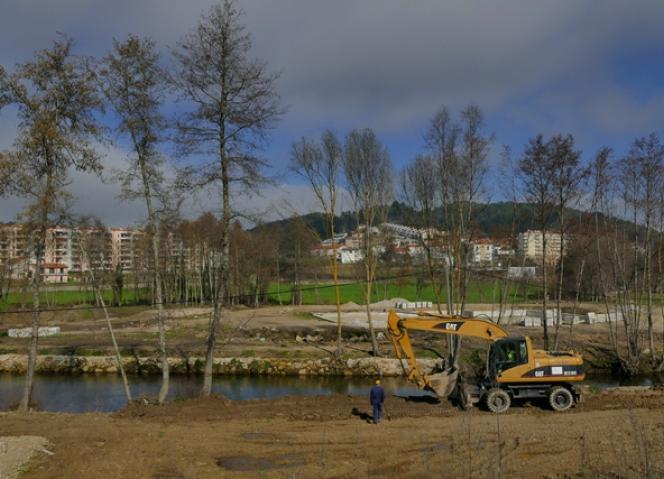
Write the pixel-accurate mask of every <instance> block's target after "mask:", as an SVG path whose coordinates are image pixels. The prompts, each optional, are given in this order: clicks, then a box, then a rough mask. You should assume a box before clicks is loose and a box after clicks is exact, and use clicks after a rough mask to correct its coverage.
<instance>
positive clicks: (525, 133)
mask: <svg viewBox="0 0 664 479" xmlns="http://www.w3.org/2000/svg"><path fill="white" fill-rule="evenodd" d="M213 3H214V2H212V1H209V0H189V1H186V2H183V1H181V0H114V1H112V2H109V1H104V0H58V1H52V0H0V9H1V10H0V11H1V12H2V15H1V16H0V64H2V65H3V66H4V67H5V68H6V69H7V70H9V71H11V70H12V69H13V66H14V65H15V64H16V63H18V62H23V61H26V60H28V59H29V58H30V57H31V55H32V53H33V52H34V51H35V50H38V49H41V48H45V47H48V46H49V45H50V42H51V41H52V40H53V39H54V38H55V36H56V33H57V32H66V33H67V34H68V35H70V36H72V37H73V38H74V39H75V41H76V43H77V47H76V52H77V53H79V54H84V55H92V56H97V57H99V56H102V55H104V54H105V53H106V52H107V51H108V50H109V48H110V45H111V41H112V38H114V37H115V38H118V39H122V38H124V37H125V36H126V35H127V34H129V33H134V34H137V35H141V36H147V37H151V38H152V39H153V40H154V41H155V42H156V43H157V44H158V46H159V49H160V50H161V51H162V54H163V58H164V60H165V61H166V62H167V61H168V58H169V47H171V46H173V45H174V44H175V43H176V42H177V41H178V40H179V39H180V38H181V37H182V36H183V35H184V34H185V33H186V32H188V31H189V30H191V29H192V28H193V27H194V26H195V24H196V22H197V21H198V19H199V18H200V15H201V13H202V12H204V11H206V10H207V9H208V8H209V7H210V5H212V4H213ZM237 3H238V5H239V7H240V8H242V9H243V10H244V12H245V14H244V17H243V19H244V23H245V24H246V26H247V29H248V31H249V32H250V33H251V35H252V38H253V49H252V55H253V56H254V57H256V58H259V59H261V60H263V61H264V62H266V63H267V65H268V68H269V69H270V70H271V71H278V72H281V76H280V78H279V81H278V83H277V89H278V92H279V94H280V96H281V99H282V103H283V105H284V106H286V107H287V112H286V113H285V114H284V115H283V117H282V118H281V120H280V121H279V123H278V124H277V127H276V128H275V129H274V131H273V132H272V134H271V140H270V143H269V145H268V146H267V147H266V149H265V150H264V151H263V152H262V153H261V155H262V157H264V158H265V159H267V160H268V161H269V162H270V164H271V165H272V167H271V169H270V171H269V172H268V173H269V174H270V175H271V176H274V177H275V178H276V184H275V185H272V186H268V187H265V188H262V190H261V191H260V194H259V195H253V196H251V197H247V196H243V197H237V198H236V199H235V203H236V205H237V206H238V208H239V209H240V210H241V211H243V212H245V213H248V214H253V215H258V216H262V217H263V218H265V219H268V220H269V219H275V218H278V217H280V216H284V215H286V216H287V215H288V214H290V213H291V212H307V211H312V210H316V209H317V208H316V203H315V201H314V199H313V196H312V195H311V193H310V192H309V190H308V188H307V187H306V185H305V184H303V183H302V181H301V180H300V179H299V178H297V177H296V176H294V175H293V174H292V173H291V172H290V171H289V170H288V166H289V154H290V153H289V152H290V145H291V143H292V142H293V141H294V140H296V139H298V138H300V137H301V136H318V135H319V134H320V133H321V132H322V131H323V130H325V129H332V130H333V131H335V132H337V133H338V134H339V135H340V136H342V137H343V136H344V135H345V134H346V133H347V132H348V131H350V130H351V129H352V128H364V127H369V128H373V129H374V130H375V131H376V132H377V134H378V136H379V138H380V140H381V141H382V142H383V143H384V144H385V145H386V146H387V147H388V149H389V151H390V155H391V158H392V162H393V164H394V167H395V170H399V169H400V168H402V167H403V166H404V165H405V164H407V163H408V161H410V160H411V159H412V158H413V156H415V155H416V154H417V153H419V152H422V151H423V149H424V142H423V139H422V136H423V133H424V131H425V130H426V127H427V123H428V122H429V120H430V119H431V117H432V116H433V115H434V114H435V112H436V111H437V110H438V109H439V108H440V107H441V106H443V105H445V106H447V107H448V108H449V109H450V111H452V112H458V111H459V110H460V109H462V108H463V107H464V106H466V105H468V104H476V105H478V106H479V107H480V108H481V109H482V110H483V112H484V114H485V117H486V130H485V131H486V132H487V134H493V135H495V141H494V143H493V147H492V153H491V158H490V162H491V165H492V168H491V169H490V172H489V178H488V183H489V184H493V185H495V184H496V182H495V181H492V178H493V177H494V176H495V175H497V174H498V168H499V166H498V164H499V163H498V161H497V158H498V154H499V151H500V146H501V145H503V144H506V145H509V146H511V147H512V149H513V151H514V153H515V155H516V156H518V155H519V154H520V153H521V152H522V151H523V147H524V145H525V144H526V142H527V141H528V139H529V138H530V137H532V136H534V135H535V134H537V133H543V134H545V135H551V134H556V133H572V134H574V136H575V137H576V140H577V147H578V148H579V149H581V150H582V151H583V157H584V158H585V159H586V160H587V159H589V158H591V157H592V155H593V154H594V152H595V151H597V149H598V148H599V147H600V146H602V145H609V146H612V147H614V148H615V150H616V153H617V154H618V155H621V154H624V153H625V152H626V150H627V148H628V147H629V144H630V142H631V141H632V140H633V139H634V138H635V137H636V136H642V135H646V134H649V133H650V132H653V131H654V132H657V133H660V134H662V133H663V131H662V127H661V126H662V124H663V120H664V61H663V60H662V58H664V28H662V25H663V24H664V2H661V1H639V0H635V1H631V2H624V1H612V0H604V1H602V2H597V1H590V0H589V1H585V0H558V1H552V2H533V1H530V0H520V1H515V0H502V1H499V2H497V1H495V0H485V1H482V0H476V1H463V0H458V1H441V0H414V1H396V0H363V1H361V2H358V1H352V0H335V1H324V0H273V1H265V0H245V1H242V0H238V2H237ZM15 123H16V122H15V118H14V117H13V114H12V112H11V109H9V110H7V109H5V110H2V111H0V149H6V148H10V147H11V144H12V141H13V138H14V136H15V134H16V124H15ZM126 156H127V152H126V151H124V150H123V147H122V146H121V145H115V146H114V147H112V148H110V149H109V150H108V151H106V152H105V160H104V161H105V164H106V170H107V171H108V172H110V171H111V170H112V169H114V168H122V167H123V164H124V163H123V162H124V161H125V159H126ZM106 176H107V177H109V176H110V175H109V174H106ZM70 190H71V191H72V192H73V194H74V195H75V196H76V198H77V200H76V202H75V205H74V210H75V212H77V213H81V214H93V215H96V216H98V217H100V218H101V219H102V220H103V221H104V222H105V223H107V224H109V225H113V226H122V225H131V224H134V223H136V222H138V221H140V220H141V219H142V218H143V217H144V216H145V208H144V207H143V206H142V204H141V203H140V202H138V203H122V202H120V201H119V200H118V199H117V198H116V195H117V193H118V191H119V188H118V186H117V185H115V184H113V183H112V182H110V181H108V178H107V180H105V182H102V181H100V180H99V179H98V178H96V177H94V176H91V175H85V174H80V173H73V174H72V183H71V185H70ZM489 194H490V196H491V198H490V199H493V200H499V199H500V198H501V192H500V189H499V187H495V186H494V187H492V188H490V189H489ZM214 204H215V201H214V198H211V197H209V196H207V195H200V196H199V197H198V198H196V200H195V201H194V200H191V201H189V202H188V203H187V211H185V212H184V213H185V215H187V216H190V217H191V216H196V215H198V214H200V213H201V212H202V211H205V210H207V209H214ZM21 207H22V201H21V200H20V199H16V198H7V199H0V221H11V220H13V219H14V218H15V217H16V214H17V213H18V212H19V211H20V209H21Z"/></svg>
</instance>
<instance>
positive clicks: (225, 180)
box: [202, 122, 231, 396]
mask: <svg viewBox="0 0 664 479" xmlns="http://www.w3.org/2000/svg"><path fill="white" fill-rule="evenodd" d="M222 124H223V122H222ZM219 138H220V145H219V159H220V167H221V182H222V192H221V194H222V200H221V201H222V228H221V229H222V231H221V257H220V258H219V275H218V278H217V281H218V284H217V293H216V295H215V296H216V297H215V298H214V310H213V315H212V323H211V324H210V332H209V335H208V341H207V351H206V352H205V370H204V376H203V390H202V395H203V396H209V395H210V394H211V393H212V372H213V365H214V349H215V346H216V342H217V335H218V334H219V325H220V323H221V317H222V314H223V309H222V308H223V302H224V300H225V298H226V288H227V276H228V271H229V260H230V241H229V230H230V226H231V204H230V191H229V188H230V177H229V171H228V159H227V158H226V146H225V143H224V139H225V131H224V129H223V127H222V129H221V132H220V135H219Z"/></svg>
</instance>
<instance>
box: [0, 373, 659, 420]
mask: <svg viewBox="0 0 664 479" xmlns="http://www.w3.org/2000/svg"><path fill="white" fill-rule="evenodd" d="M129 380H130V383H131V389H132V394H133V396H134V397H140V396H156V395H157V394H158V392H159V387H160V385H161V377H160V376H130V377H129ZM202 381H203V378H202V377H201V376H182V375H174V376H171V388H170V393H169V399H178V398H190V397H195V396H197V395H198V393H199V391H200V388H201V385H202ZM23 382H24V377H23V376H20V375H13V374H0V411H3V410H6V409H8V408H10V407H11V406H13V405H15V404H17V403H18V401H19V399H20V397H21V394H22V390H23ZM382 383H383V386H384V387H385V389H386V391H387V392H388V394H390V395H392V394H394V395H397V396H432V394H431V393H429V392H426V391H421V390H419V389H417V387H415V386H414V385H412V384H409V383H408V382H407V381H406V380H405V379H404V378H384V379H383V381H382ZM584 384H586V385H593V386H596V387H598V388H602V389H604V388H607V387H615V386H651V385H652V384H653V380H651V379H650V378H647V377H637V378H630V379H629V380H626V379H617V378H613V377H610V376H591V377H589V378H588V379H587V380H586V381H585V383H584ZM371 386H372V379H371V378H347V377H320V376H216V377H215V381H214V383H213V392H214V393H215V394H221V395H223V396H224V397H226V398H228V399H231V400H242V399H273V398H278V397H283V396H327V395H333V394H341V395H350V396H367V395H368V394H369V389H370V388H371ZM33 400H34V403H35V404H36V406H37V408H38V409H41V410H44V411H53V412H75V413H81V412H93V411H97V412H110V411H117V410H119V409H122V408H123V407H124V406H125V405H126V398H125V395H124V388H123V387H122V379H121V378H120V377H119V376H116V375H112V374H108V375H37V376H35V385H34V390H33Z"/></svg>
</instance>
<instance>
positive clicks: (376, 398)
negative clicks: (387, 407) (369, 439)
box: [369, 379, 385, 424]
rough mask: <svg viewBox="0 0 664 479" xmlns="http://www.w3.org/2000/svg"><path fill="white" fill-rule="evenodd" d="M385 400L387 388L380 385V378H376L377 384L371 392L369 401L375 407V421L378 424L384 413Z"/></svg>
mask: <svg viewBox="0 0 664 479" xmlns="http://www.w3.org/2000/svg"><path fill="white" fill-rule="evenodd" d="M384 402H385V390H384V389H383V387H382V386H381V385H380V379H376V384H375V385H374V387H372V388H371V391H370V392H369V403H370V404H371V406H372V407H373V416H372V418H373V423H374V424H378V423H379V422H380V418H381V416H382V415H383V403H384Z"/></svg>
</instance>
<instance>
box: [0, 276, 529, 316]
mask: <svg viewBox="0 0 664 479" xmlns="http://www.w3.org/2000/svg"><path fill="white" fill-rule="evenodd" d="M345 282H348V281H345ZM342 283H344V281H342ZM291 287H292V286H291V285H290V284H281V285H277V284H276V283H274V284H272V285H271V286H270V288H269V291H268V301H269V302H270V303H273V304H278V303H279V302H280V300H281V303H289V302H291V294H292V292H291ZM301 289H302V299H303V303H304V304H334V302H335V290H334V287H333V286H332V285H331V284H330V283H322V284H318V285H316V284H305V285H302V286H301ZM148 295H149V292H148V291H147V290H144V289H142V290H138V292H137V291H136V290H134V289H133V288H127V289H125V290H124V291H123V295H122V301H123V304H125V305H136V304H149V297H148ZM340 295H341V303H342V304H343V303H347V302H351V301H352V302H354V303H357V304H364V302H365V301H364V287H363V285H361V284H346V285H342V286H341V287H340ZM397 297H398V298H404V299H407V300H409V301H431V302H433V301H435V297H434V293H433V289H432V287H431V285H430V284H428V283H423V284H420V285H419V287H418V285H417V284H416V282H415V281H414V280H410V279H409V280H408V281H401V282H398V283H397V282H393V281H392V282H389V283H387V284H385V283H384V282H378V283H375V284H374V286H373V288H372V302H375V301H381V300H383V299H389V298H397ZM539 297H540V295H539V289H538V288H536V287H534V286H523V285H514V284H512V285H510V291H509V302H512V301H515V302H516V303H524V302H532V301H537V300H538V299H539ZM499 298H500V286H499V285H498V284H496V283H495V282H494V281H474V282H471V283H470V285H469V288H468V295H467V302H468V303H494V302H498V301H499ZM111 299H112V292H111V290H106V291H104V300H105V301H106V303H107V304H108V305H110V304H111ZM446 300H447V297H446V294H445V291H444V290H443V291H442V292H441V302H445V301H446ZM40 302H41V304H42V307H43V308H45V309H46V308H58V307H71V306H85V305H94V304H95V300H94V295H93V293H92V292H91V291H83V290H75V291H62V290H60V291H48V292H43V293H42V294H41V297H40ZM31 305H32V292H31V291H30V289H29V288H28V289H27V290H26V292H25V293H21V292H12V293H10V294H9V295H8V296H7V297H5V298H2V299H0V311H10V310H18V309H21V308H22V307H26V308H28V309H29V308H30V306H31Z"/></svg>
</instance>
